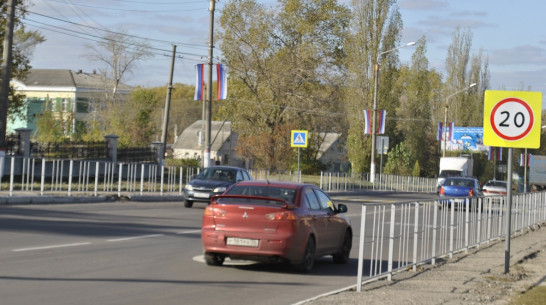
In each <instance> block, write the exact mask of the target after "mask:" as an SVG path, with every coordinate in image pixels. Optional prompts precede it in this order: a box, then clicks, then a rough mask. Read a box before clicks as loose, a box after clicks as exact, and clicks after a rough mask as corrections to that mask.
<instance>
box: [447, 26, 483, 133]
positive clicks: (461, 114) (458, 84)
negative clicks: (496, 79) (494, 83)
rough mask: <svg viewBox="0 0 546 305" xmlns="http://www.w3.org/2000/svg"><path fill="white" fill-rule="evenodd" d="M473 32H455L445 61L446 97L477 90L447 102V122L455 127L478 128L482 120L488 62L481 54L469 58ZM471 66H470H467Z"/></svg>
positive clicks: (458, 30)
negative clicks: (452, 123)
mask: <svg viewBox="0 0 546 305" xmlns="http://www.w3.org/2000/svg"><path fill="white" fill-rule="evenodd" d="M471 46H472V32H471V31H470V30H469V29H467V30H461V29H460V28H457V29H456V30H455V32H454V33H453V41H452V43H451V45H450V46H449V48H448V54H447V57H446V73H447V76H446V82H445V91H444V93H445V95H446V96H448V95H449V94H452V93H454V92H457V91H458V90H461V89H463V88H466V87H468V86H469V85H470V84H471V83H476V87H474V88H472V89H470V90H467V91H466V92H461V93H460V94H457V95H456V96H455V97H453V98H452V99H451V100H450V101H449V105H448V106H449V112H448V114H449V116H450V117H451V119H450V121H452V122H454V123H455V125H456V126H481V124H482V122H483V119H482V116H483V97H484V95H483V94H484V92H485V90H486V89H488V87H489V71H488V60H487V58H486V57H484V56H483V54H482V51H481V50H480V52H479V54H478V55H475V56H471V54H470V48H471ZM469 65H470V66H469Z"/></svg>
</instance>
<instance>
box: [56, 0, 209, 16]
mask: <svg viewBox="0 0 546 305" xmlns="http://www.w3.org/2000/svg"><path fill="white" fill-rule="evenodd" d="M48 1H51V2H58V3H59V2H61V1H59V0H48ZM189 3H194V2H189ZM154 4H155V3H154ZM73 5H76V6H81V7H87V8H95V9H101V10H111V11H123V12H140V13H167V12H190V11H199V10H204V9H205V8H193V9H174V10H173V9H169V10H137V9H126V8H112V7H101V6H93V5H88V4H82V3H73Z"/></svg>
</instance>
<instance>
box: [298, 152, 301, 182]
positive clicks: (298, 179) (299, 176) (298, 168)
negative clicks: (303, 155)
mask: <svg viewBox="0 0 546 305" xmlns="http://www.w3.org/2000/svg"><path fill="white" fill-rule="evenodd" d="M300 176H301V175H300V148H299V147H298V183H299V182H300Z"/></svg>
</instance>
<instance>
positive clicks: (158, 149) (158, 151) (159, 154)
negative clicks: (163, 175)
mask: <svg viewBox="0 0 546 305" xmlns="http://www.w3.org/2000/svg"><path fill="white" fill-rule="evenodd" d="M152 147H153V148H154V149H155V162H156V163H157V164H159V165H165V163H164V161H165V159H164V157H163V154H164V153H165V152H164V151H163V142H152Z"/></svg>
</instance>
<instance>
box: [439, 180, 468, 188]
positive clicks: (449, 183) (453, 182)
mask: <svg viewBox="0 0 546 305" xmlns="http://www.w3.org/2000/svg"><path fill="white" fill-rule="evenodd" d="M444 185H446V186H463V187H473V186H474V181H472V180H467V179H447V180H446V182H445V183H444Z"/></svg>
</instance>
